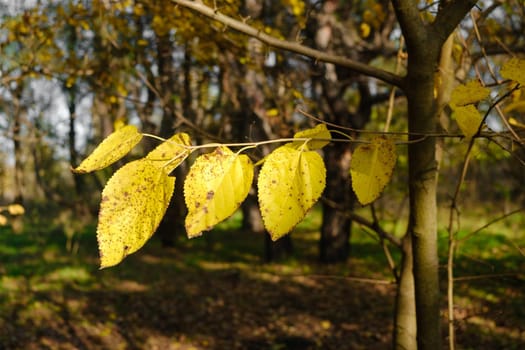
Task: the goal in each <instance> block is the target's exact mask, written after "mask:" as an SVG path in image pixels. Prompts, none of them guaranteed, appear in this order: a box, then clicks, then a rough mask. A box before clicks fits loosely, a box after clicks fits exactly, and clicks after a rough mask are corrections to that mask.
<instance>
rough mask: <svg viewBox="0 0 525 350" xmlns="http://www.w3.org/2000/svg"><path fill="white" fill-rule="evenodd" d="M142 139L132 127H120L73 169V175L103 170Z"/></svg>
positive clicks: (134, 127) (135, 128)
mask: <svg viewBox="0 0 525 350" xmlns="http://www.w3.org/2000/svg"><path fill="white" fill-rule="evenodd" d="M141 139H142V134H141V133H139V131H138V130H137V127H136V126H134V125H127V126H125V127H122V128H120V129H118V130H116V131H115V132H113V133H112V134H110V135H109V136H108V137H106V138H105V139H104V140H103V141H102V142H101V143H100V144H99V145H98V146H97V148H95V150H94V151H93V152H91V154H90V155H89V156H88V157H87V158H86V159H84V160H83V161H82V163H80V165H79V166H78V167H77V168H75V169H73V171H74V172H75V173H89V172H92V171H96V170H100V169H103V168H105V167H107V166H109V165H111V164H113V163H115V162H116V161H117V160H119V159H121V158H122V157H124V156H125V155H126V154H128V152H129V151H131V149H132V148H133V147H135V146H136V145H137V143H139V142H140V140H141Z"/></svg>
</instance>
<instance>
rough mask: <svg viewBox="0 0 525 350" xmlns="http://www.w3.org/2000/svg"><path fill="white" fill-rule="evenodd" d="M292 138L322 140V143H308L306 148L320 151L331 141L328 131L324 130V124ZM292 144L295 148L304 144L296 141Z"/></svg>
mask: <svg viewBox="0 0 525 350" xmlns="http://www.w3.org/2000/svg"><path fill="white" fill-rule="evenodd" d="M293 137H294V138H295V139H309V138H312V139H324V140H323V141H308V144H307V146H308V149H309V150H316V149H321V148H323V147H324V146H326V145H327V144H329V143H330V140H331V139H332V135H330V131H328V129H327V128H326V124H319V125H317V126H316V127H315V128H312V129H307V130H303V131H300V132H298V133H296V134H295V135H294V136H293ZM293 144H294V146H296V147H297V146H301V145H303V144H304V142H302V141H297V142H294V143H293Z"/></svg>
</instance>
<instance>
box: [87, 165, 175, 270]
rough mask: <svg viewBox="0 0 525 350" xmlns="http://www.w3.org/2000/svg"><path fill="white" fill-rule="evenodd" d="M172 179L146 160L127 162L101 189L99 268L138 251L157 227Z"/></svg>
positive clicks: (112, 264)
mask: <svg viewBox="0 0 525 350" xmlns="http://www.w3.org/2000/svg"><path fill="white" fill-rule="evenodd" d="M174 187H175V178H174V177H170V176H168V174H167V173H166V171H164V170H163V169H162V168H161V167H158V166H156V165H155V163H154V162H153V161H151V160H148V159H139V160H136V161H133V162H130V163H127V164H126V165H124V166H123V167H122V168H120V169H119V170H118V171H117V172H115V174H114V175H113V176H112V177H111V178H110V179H109V181H108V183H107V184H106V187H105V188H104V190H103V191H102V201H101V203H100V211H99V214H98V226H97V240H98V249H99V253H100V268H101V269H102V268H105V267H109V266H114V265H117V264H118V263H120V262H121V261H122V259H124V258H125V257H126V256H128V255H130V254H132V253H134V252H136V251H137V250H139V249H140V248H141V247H142V246H143V245H144V244H145V243H146V242H147V241H148V239H149V238H150V237H151V236H152V235H153V233H154V232H155V230H156V229H157V227H158V225H159V224H160V221H161V220H162V217H163V216H164V213H165V212H166V209H167V208H168V204H169V202H170V199H171V196H172V194H173V189H174Z"/></svg>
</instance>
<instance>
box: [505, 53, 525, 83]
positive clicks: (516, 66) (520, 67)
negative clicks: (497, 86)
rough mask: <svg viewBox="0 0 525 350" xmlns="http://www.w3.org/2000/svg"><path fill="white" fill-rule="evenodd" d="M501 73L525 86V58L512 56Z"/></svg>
mask: <svg viewBox="0 0 525 350" xmlns="http://www.w3.org/2000/svg"><path fill="white" fill-rule="evenodd" d="M500 74H501V76H502V77H503V78H505V79H511V80H514V81H517V82H518V83H520V85H524V86H525V60H522V59H519V58H512V59H510V60H509V61H507V62H506V63H505V64H504V65H503V67H501V70H500Z"/></svg>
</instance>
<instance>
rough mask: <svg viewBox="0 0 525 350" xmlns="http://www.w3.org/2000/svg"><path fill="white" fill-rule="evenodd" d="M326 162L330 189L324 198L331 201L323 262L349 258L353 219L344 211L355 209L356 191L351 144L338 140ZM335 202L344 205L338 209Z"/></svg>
mask: <svg viewBox="0 0 525 350" xmlns="http://www.w3.org/2000/svg"><path fill="white" fill-rule="evenodd" d="M324 161H325V164H326V170H327V173H326V179H327V182H326V189H325V191H324V193H323V197H324V198H326V199H327V200H328V201H330V202H329V203H324V204H323V221H322V225H321V240H320V242H319V258H320V260H321V262H325V263H333V262H340V261H345V260H346V259H347V258H348V256H349V254H350V230H351V227H352V222H351V220H349V219H348V217H347V216H345V213H344V211H349V210H352V206H353V198H352V197H353V194H352V188H351V185H350V181H349V176H348V167H349V162H350V149H349V147H348V144H344V143H335V144H332V145H330V146H328V147H325V149H324ZM333 204H337V205H338V206H340V207H339V208H334V207H333Z"/></svg>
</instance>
